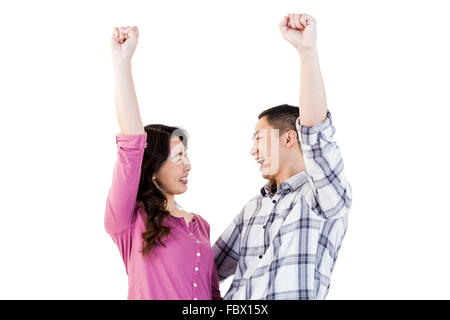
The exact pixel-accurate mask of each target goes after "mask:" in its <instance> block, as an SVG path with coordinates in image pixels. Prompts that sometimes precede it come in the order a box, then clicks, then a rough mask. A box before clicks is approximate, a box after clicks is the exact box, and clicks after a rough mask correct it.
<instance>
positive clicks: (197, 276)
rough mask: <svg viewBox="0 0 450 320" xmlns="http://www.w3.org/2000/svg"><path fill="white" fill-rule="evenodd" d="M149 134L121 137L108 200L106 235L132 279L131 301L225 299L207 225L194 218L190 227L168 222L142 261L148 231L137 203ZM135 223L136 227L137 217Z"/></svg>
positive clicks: (181, 222) (180, 220) (170, 219)
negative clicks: (163, 234) (164, 234)
mask: <svg viewBox="0 0 450 320" xmlns="http://www.w3.org/2000/svg"><path fill="white" fill-rule="evenodd" d="M146 139H147V133H143V134H139V135H126V134H117V135H116V144H117V146H118V151H117V161H116V164H115V167H114V173H113V178H112V184H111V188H110V189H109V193H108V198H107V200H106V212H105V229H106V231H107V232H108V234H109V235H110V236H111V237H112V239H113V241H114V242H115V244H116V245H117V247H118V248H119V251H120V254H121V256H122V259H123V261H124V263H125V269H126V272H127V274H128V299H152V300H157V299H164V300H191V299H198V300H210V299H222V298H221V297H220V291H219V278H218V275H217V269H216V266H215V264H214V258H213V251H212V249H211V244H210V239H209V224H208V223H207V222H206V221H205V220H204V219H203V218H202V217H200V216H199V215H197V214H194V216H195V218H194V221H192V222H190V223H189V226H187V225H186V222H185V220H184V218H183V217H180V218H177V217H173V216H169V217H168V218H167V219H166V220H165V221H164V223H165V224H166V225H168V226H170V227H171V231H170V233H169V235H168V236H167V237H165V238H163V243H164V244H165V245H166V246H165V247H163V246H160V245H157V246H155V247H153V248H152V250H151V251H150V252H149V254H148V255H146V256H145V257H143V256H142V253H141V252H140V251H141V250H142V233H143V232H144V231H145V225H144V220H143V215H144V214H145V212H144V210H143V208H141V207H140V206H139V205H138V202H137V201H136V196H137V191H138V186H139V179H140V174H141V165H142V158H143V155H144V149H145V148H146V146H147V143H146ZM136 210H137V217H136V219H135V221H132V219H131V218H132V215H133V212H135V211H136Z"/></svg>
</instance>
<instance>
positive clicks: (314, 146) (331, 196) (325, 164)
mask: <svg viewBox="0 0 450 320" xmlns="http://www.w3.org/2000/svg"><path fill="white" fill-rule="evenodd" d="M299 119H300V118H298V119H297V120H296V127H297V132H298V136H299V140H300V144H301V149H302V152H303V157H304V161H305V167H306V172H307V174H308V177H309V181H310V185H311V186H312V190H313V193H314V194H313V196H312V197H309V199H307V201H310V203H309V205H310V206H311V208H312V210H313V211H314V212H315V213H316V214H317V215H319V216H320V217H322V218H325V219H335V218H339V217H342V216H343V215H345V214H347V213H348V212H349V211H350V207H351V204H352V190H351V186H350V184H349V183H348V181H347V179H346V177H345V175H344V162H343V159H342V156H341V152H340V150H339V147H338V146H337V144H336V142H334V141H333V135H334V133H335V132H336V129H335V127H334V125H333V122H332V118H331V113H330V112H329V111H328V112H327V117H326V119H325V120H324V121H323V122H321V123H318V124H316V125H315V126H313V127H308V126H302V125H300V123H299Z"/></svg>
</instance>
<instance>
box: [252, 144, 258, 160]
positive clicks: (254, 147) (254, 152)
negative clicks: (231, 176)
mask: <svg viewBox="0 0 450 320" xmlns="http://www.w3.org/2000/svg"><path fill="white" fill-rule="evenodd" d="M257 151H258V149H257V148H256V145H255V144H253V145H252V148H251V149H250V155H251V156H252V157H254V156H255V155H256V153H257Z"/></svg>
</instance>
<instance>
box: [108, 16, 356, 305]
mask: <svg viewBox="0 0 450 320" xmlns="http://www.w3.org/2000/svg"><path fill="white" fill-rule="evenodd" d="M279 27H280V31H281V34H282V36H283V37H284V38H285V39H286V40H287V41H288V42H289V43H291V44H292V45H293V46H294V47H295V48H296V50H297V51H298V53H299V57H300V60H301V87H300V106H301V108H300V112H301V116H299V108H298V107H293V106H289V105H280V106H277V107H273V108H270V109H268V110H266V111H264V112H262V113H261V114H260V115H259V117H258V119H259V121H258V122H257V124H256V128H255V132H254V136H253V146H252V148H251V151H250V153H251V155H252V156H253V157H255V160H256V161H257V162H258V164H259V165H260V170H261V172H262V175H263V177H264V178H265V179H267V180H268V183H267V184H266V185H265V186H264V187H263V188H262V189H261V191H260V192H259V193H258V195H257V196H256V197H254V198H253V199H251V200H250V201H249V202H248V203H247V204H246V205H245V206H244V208H243V209H242V211H241V212H240V213H239V214H238V215H237V216H236V217H235V218H234V220H233V221H232V222H231V223H230V225H229V226H228V228H227V229H226V230H225V231H224V232H223V234H222V235H221V236H220V237H219V239H218V240H217V241H216V243H215V244H214V246H213V247H211V244H210V238H209V236H210V226H209V224H208V223H207V222H206V221H205V220H204V219H203V218H202V217H201V216H200V215H198V214H193V213H189V212H186V211H184V210H181V209H180V208H179V207H178V206H177V205H176V202H175V199H174V196H175V195H177V194H182V193H184V192H185V191H186V190H187V183H188V174H189V170H190V168H191V166H190V162H189V159H188V157H187V154H186V148H187V143H188V141H187V134H186V132H184V131H183V130H182V129H179V128H175V127H169V126H165V125H161V124H153V125H147V126H145V127H144V126H143V125H142V121H141V118H140V114H139V107H138V102H137V98H136V93H135V90H134V85H133V80H132V76H131V58H132V55H133V53H134V50H135V48H136V45H137V42H138V36H139V35H138V29H137V28H136V27H132V28H130V27H125V28H124V27H121V28H120V29H119V28H115V29H114V33H113V36H112V39H111V50H112V56H113V66H114V73H115V88H116V91H115V99H116V111H117V116H118V120H119V126H120V130H121V132H120V133H119V134H117V136H116V144H117V148H118V151H117V161H116V164H115V167H114V172H113V178H112V185H111V187H110V189H109V193H108V198H107V201H106V212H105V228H106V231H107V232H108V234H109V235H110V236H111V237H112V239H113V241H114V242H115V244H116V245H117V247H118V248H119V251H120V254H121V255H122V258H123V261H124V263H125V267H126V271H127V274H128V290H129V291H128V299H167V300H169V299H170V300H171V299H176V300H188V299H189V300H190V299H193V300H197V299H198V300H209V299H222V297H221V294H220V291H219V281H222V280H224V279H226V278H227V277H229V276H231V275H234V279H233V282H232V285H231V287H230V289H229V290H228V292H227V293H226V295H225V297H224V298H225V299H240V300H244V299H324V298H325V297H326V295H327V293H328V288H329V285H330V276H331V272H332V270H333V267H334V264H335V261H336V258H337V254H338V251H339V248H340V246H341V242H342V239H343V237H344V234H345V231H346V228H347V216H348V213H349V210H350V207H351V202H352V199H351V187H350V185H349V184H348V182H347V180H346V178H345V176H344V173H343V168H344V165H343V161H342V157H341V154H340V150H339V148H338V146H337V145H336V143H335V142H334V141H333V134H334V132H335V129H334V126H333V124H332V118H331V115H330V113H329V112H328V110H327V104H326V96H325V89H324V86H323V81H322V77H321V73H320V68H319V61H318V54H317V47H316V22H315V20H314V18H312V17H311V16H309V15H306V14H289V15H288V16H286V17H284V18H283V20H282V21H281V22H280V24H279Z"/></svg>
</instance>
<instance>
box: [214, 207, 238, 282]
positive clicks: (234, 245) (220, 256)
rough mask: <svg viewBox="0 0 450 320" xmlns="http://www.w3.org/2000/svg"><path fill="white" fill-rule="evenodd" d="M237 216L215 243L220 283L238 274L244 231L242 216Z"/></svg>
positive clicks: (215, 256)
mask: <svg viewBox="0 0 450 320" xmlns="http://www.w3.org/2000/svg"><path fill="white" fill-rule="evenodd" d="M243 212H244V209H243V210H242V211H241V213H240V214H239V215H237V216H236V217H235V218H234V220H233V221H232V222H231V223H230V225H229V226H228V227H227V228H226V229H225V231H224V232H223V233H222V235H221V236H220V237H219V239H217V241H216V243H214V246H213V251H214V261H215V263H216V267H217V273H218V276H219V281H223V280H225V279H226V278H228V277H229V276H231V275H233V274H234V273H235V272H236V267H237V264H238V261H239V239H240V234H241V231H242V223H241V221H242V215H243Z"/></svg>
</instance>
